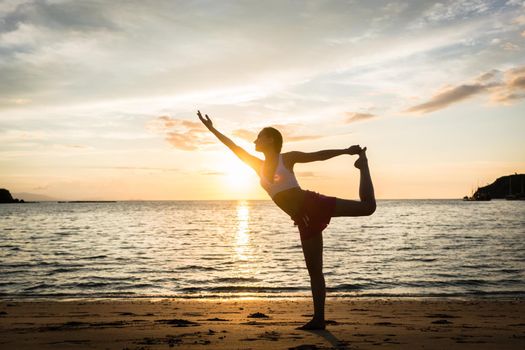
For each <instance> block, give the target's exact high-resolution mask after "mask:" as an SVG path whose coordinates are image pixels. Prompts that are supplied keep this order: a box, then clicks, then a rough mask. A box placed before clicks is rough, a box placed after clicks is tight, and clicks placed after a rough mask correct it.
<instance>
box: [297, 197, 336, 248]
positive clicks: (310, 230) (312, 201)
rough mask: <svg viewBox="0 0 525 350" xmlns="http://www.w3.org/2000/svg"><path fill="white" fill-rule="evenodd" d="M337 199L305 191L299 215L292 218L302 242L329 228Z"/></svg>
mask: <svg viewBox="0 0 525 350" xmlns="http://www.w3.org/2000/svg"><path fill="white" fill-rule="evenodd" d="M335 202H336V197H329V196H324V195H322V194H319V193H317V192H312V191H308V190H305V196H304V201H303V203H302V207H301V209H300V210H299V213H297V215H295V216H294V217H292V220H293V221H294V225H295V226H298V228H299V234H300V236H301V240H302V241H304V240H306V239H308V238H311V237H313V236H315V235H318V234H321V232H322V231H323V230H324V229H325V228H326V226H328V224H329V223H330V219H331V218H332V215H333V214H334V212H335Z"/></svg>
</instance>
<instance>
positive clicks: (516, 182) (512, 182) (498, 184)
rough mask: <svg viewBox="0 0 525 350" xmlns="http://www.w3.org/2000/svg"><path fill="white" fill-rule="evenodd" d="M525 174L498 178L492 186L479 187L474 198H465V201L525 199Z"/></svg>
mask: <svg viewBox="0 0 525 350" xmlns="http://www.w3.org/2000/svg"><path fill="white" fill-rule="evenodd" d="M524 186H525V174H514V175H507V176H502V177H500V178H498V179H497V180H496V181H494V182H493V183H491V184H490V185H487V186H484V187H478V189H477V190H476V192H474V194H473V195H472V197H467V196H465V198H464V199H465V200H490V199H508V200H514V199H521V200H523V199H525V191H524Z"/></svg>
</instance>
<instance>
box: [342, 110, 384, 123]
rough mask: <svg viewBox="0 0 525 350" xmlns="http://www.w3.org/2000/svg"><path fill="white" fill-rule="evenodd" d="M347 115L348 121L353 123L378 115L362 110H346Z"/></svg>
mask: <svg viewBox="0 0 525 350" xmlns="http://www.w3.org/2000/svg"><path fill="white" fill-rule="evenodd" d="M345 114H346V115H347V117H348V118H347V119H346V123H353V122H357V121H361V120H367V119H372V118H376V117H377V116H376V115H374V114H371V113H360V112H346V113H345Z"/></svg>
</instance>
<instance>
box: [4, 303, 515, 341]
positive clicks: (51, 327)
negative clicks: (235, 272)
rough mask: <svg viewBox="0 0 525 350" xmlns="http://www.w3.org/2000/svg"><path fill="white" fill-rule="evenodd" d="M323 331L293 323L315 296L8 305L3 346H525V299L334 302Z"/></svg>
mask: <svg viewBox="0 0 525 350" xmlns="http://www.w3.org/2000/svg"><path fill="white" fill-rule="evenodd" d="M326 314H327V319H328V320H329V322H328V326H327V329H326V330H324V331H302V330H297V329H295V328H296V327H298V326H300V325H302V324H303V323H305V322H306V321H308V320H309V317H310V316H311V301H310V300H309V299H306V298H297V299H268V298H267V299H263V298H259V299H130V300H109V299H105V300H70V301H2V302H0V347H1V348H2V349H20V350H21V349H71V348H74V349H119V350H123V349H130V350H131V349H166V348H171V347H174V348H177V347H178V348H181V349H201V348H202V349H269V348H272V349H303V350H304V349H377V348H381V347H382V348H388V349H416V348H418V349H419V348H421V349H423V348H424V349H523V348H524V346H525V303H524V302H523V300H522V299H505V300H503V299H468V300H461V299H450V298H449V299H441V298H440V299H406V298H402V299H400V298H396V299H393V298H388V299H383V298H372V299H370V298H367V299H361V298H331V299H328V300H327V309H326Z"/></svg>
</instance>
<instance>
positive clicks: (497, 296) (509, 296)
mask: <svg viewBox="0 0 525 350" xmlns="http://www.w3.org/2000/svg"><path fill="white" fill-rule="evenodd" d="M311 298H312V296H311V292H305V293H304V294H283V293H272V294H250V293H246V294H242V293H232V294H227V293H225V294H195V295H162V294H161V295H148V294H144V295H122V294H117V295H104V294H100V295H87V294H86V295H81V296H78V294H77V295H76V296H74V295H73V294H68V295H49V294H42V295H32V296H22V295H0V303H1V302H10V301H15V302H17V301H20V302H33V301H34V302H38V301H79V302H81V301H97V300H114V301H119V300H122V301H133V300H161V299H171V300H196V301H198V300H295V299H306V300H311ZM326 298H327V300H328V299H341V300H376V299H389V300H525V292H508V293H472V294H465V293H457V294H447V293H435V294H402V295H400V294H380V293H370V294H360V295H356V294H346V293H341V294H337V293H327V296H326Z"/></svg>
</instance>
